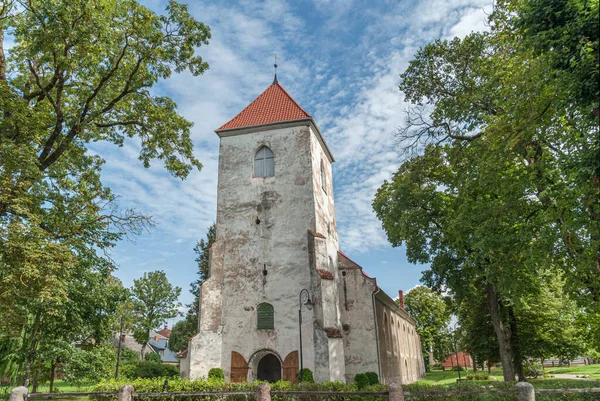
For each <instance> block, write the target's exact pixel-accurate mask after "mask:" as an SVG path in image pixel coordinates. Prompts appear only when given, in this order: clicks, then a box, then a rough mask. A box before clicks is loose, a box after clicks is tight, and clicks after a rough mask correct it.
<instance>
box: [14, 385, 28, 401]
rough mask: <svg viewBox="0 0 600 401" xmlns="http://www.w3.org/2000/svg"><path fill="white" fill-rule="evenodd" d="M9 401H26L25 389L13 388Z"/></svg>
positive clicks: (23, 387)
mask: <svg viewBox="0 0 600 401" xmlns="http://www.w3.org/2000/svg"><path fill="white" fill-rule="evenodd" d="M10 401H27V387H25V386H20V387H15V388H13V389H12V391H11V392H10Z"/></svg>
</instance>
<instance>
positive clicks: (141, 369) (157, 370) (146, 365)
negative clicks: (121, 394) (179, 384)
mask: <svg viewBox="0 0 600 401" xmlns="http://www.w3.org/2000/svg"><path fill="white" fill-rule="evenodd" d="M124 368H125V369H123V376H124V377H127V378H128V379H137V378H141V379H153V378H157V377H160V378H169V379H171V378H174V377H179V368H178V367H177V366H174V365H167V364H164V363H162V362H155V361H148V360H146V361H138V362H135V363H132V364H130V365H129V366H127V367H125V366H124Z"/></svg>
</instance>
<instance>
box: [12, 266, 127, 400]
mask: <svg viewBox="0 0 600 401" xmlns="http://www.w3.org/2000/svg"><path fill="white" fill-rule="evenodd" d="M102 261H104V259H99V260H96V261H94V260H93V259H91V260H88V261H87V262H88V263H81V264H79V265H77V266H76V267H75V268H73V269H72V270H71V271H70V274H69V281H68V282H67V283H65V285H66V294H67V298H66V300H63V301H62V302H60V303H59V304H57V303H56V302H55V303H47V304H38V303H36V302H33V301H32V300H21V301H22V302H19V303H18V304H17V305H18V307H19V310H20V311H22V313H23V319H22V321H21V322H20V325H19V326H17V325H16V324H14V323H13V324H11V325H7V327H12V328H10V329H9V330H7V331H0V350H1V351H0V374H2V375H3V377H6V376H8V377H10V378H11V379H12V380H13V381H18V382H22V380H24V379H25V378H28V377H29V378H31V384H32V385H33V387H34V389H35V388H36V387H37V386H36V385H37V382H38V380H43V379H44V377H49V378H50V387H51V388H52V386H53V378H54V372H55V371H56V368H57V367H58V366H60V365H61V364H62V363H64V362H65V354H64V352H63V350H64V349H65V348H67V347H68V346H70V345H72V344H77V345H78V346H79V347H81V348H84V349H89V348H92V347H93V346H94V344H96V345H108V344H110V343H111V341H110V340H111V339H110V334H111V328H112V327H113V326H114V320H115V319H118V316H116V311H117V310H118V308H119V306H120V305H121V304H122V303H123V302H124V301H125V300H126V299H127V298H128V297H129V291H128V290H127V289H126V288H123V286H122V285H121V282H120V281H119V280H118V279H116V278H115V277H114V276H112V274H111V266H110V265H109V264H101V263H100V262H102ZM46 374H47V376H45V375H46ZM40 375H44V376H40Z"/></svg>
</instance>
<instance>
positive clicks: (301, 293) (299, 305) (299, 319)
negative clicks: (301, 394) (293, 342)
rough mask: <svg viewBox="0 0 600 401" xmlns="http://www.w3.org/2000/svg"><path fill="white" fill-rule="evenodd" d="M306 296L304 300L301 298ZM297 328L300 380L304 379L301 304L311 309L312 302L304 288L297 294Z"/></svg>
mask: <svg viewBox="0 0 600 401" xmlns="http://www.w3.org/2000/svg"><path fill="white" fill-rule="evenodd" d="M303 297H304V298H306V299H305V300H304V302H303V301H302V298H303ZM298 301H299V302H298V330H299V331H300V382H302V381H303V380H304V372H303V369H304V364H303V361H302V305H306V309H308V310H311V309H312V307H313V302H312V300H311V299H310V294H309V293H308V290H307V289H306V288H305V289H303V290H301V291H300V295H298Z"/></svg>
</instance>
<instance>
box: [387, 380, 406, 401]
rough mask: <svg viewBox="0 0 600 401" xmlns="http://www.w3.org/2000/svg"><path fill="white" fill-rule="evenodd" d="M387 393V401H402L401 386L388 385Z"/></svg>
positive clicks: (395, 384) (402, 391)
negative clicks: (388, 394)
mask: <svg viewBox="0 0 600 401" xmlns="http://www.w3.org/2000/svg"><path fill="white" fill-rule="evenodd" d="M388 391H389V392H390V396H389V398H388V399H389V401H404V390H402V385H401V384H398V383H390V384H389V385H388Z"/></svg>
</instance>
